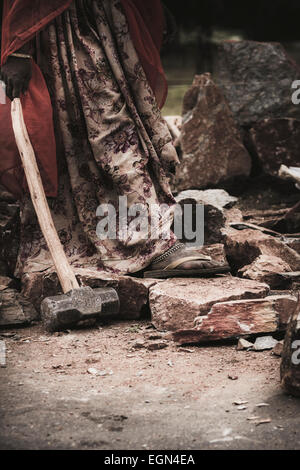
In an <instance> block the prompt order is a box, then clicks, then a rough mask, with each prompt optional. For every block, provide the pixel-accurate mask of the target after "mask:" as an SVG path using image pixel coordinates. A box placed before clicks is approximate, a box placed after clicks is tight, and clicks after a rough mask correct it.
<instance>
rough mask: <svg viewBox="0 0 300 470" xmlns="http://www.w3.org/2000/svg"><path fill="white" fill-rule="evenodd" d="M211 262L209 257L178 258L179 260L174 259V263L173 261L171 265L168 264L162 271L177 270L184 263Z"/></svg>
mask: <svg viewBox="0 0 300 470" xmlns="http://www.w3.org/2000/svg"><path fill="white" fill-rule="evenodd" d="M202 260H203V261H211V260H212V259H211V257H210V256H204V255H203V256H202V255H199V256H195V255H194V256H186V257H184V258H179V259H176V260H175V261H173V263H170V264H169V265H168V266H166V267H165V268H164V269H163V270H164V271H168V270H171V269H176V268H178V266H180V265H181V264H183V263H186V262H187V261H202Z"/></svg>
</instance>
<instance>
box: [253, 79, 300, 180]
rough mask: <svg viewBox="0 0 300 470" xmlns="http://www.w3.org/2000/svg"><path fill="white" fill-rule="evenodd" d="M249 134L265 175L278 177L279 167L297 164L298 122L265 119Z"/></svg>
mask: <svg viewBox="0 0 300 470" xmlns="http://www.w3.org/2000/svg"><path fill="white" fill-rule="evenodd" d="M299 76H300V75H299ZM295 107H297V106H295ZM299 118H300V116H299ZM250 134H251V137H252V142H253V145H254V146H255V148H256V152H257V155H258V158H259V160H260V162H261V164H262V167H263V170H264V172H265V173H266V174H268V175H271V176H278V173H279V169H280V167H281V165H286V166H292V167H293V166H297V164H299V141H300V120H296V119H289V118H283V119H265V120H264V121H262V122H258V123H256V124H255V125H254V126H253V127H252V129H251V131H250Z"/></svg>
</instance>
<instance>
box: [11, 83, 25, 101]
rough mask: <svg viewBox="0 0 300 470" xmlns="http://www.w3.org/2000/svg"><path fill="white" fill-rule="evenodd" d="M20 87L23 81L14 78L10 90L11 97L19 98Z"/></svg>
mask: <svg viewBox="0 0 300 470" xmlns="http://www.w3.org/2000/svg"><path fill="white" fill-rule="evenodd" d="M22 88H23V82H22V81H21V80H16V81H15V82H14V86H13V90H12V96H13V98H20V95H21V91H22Z"/></svg>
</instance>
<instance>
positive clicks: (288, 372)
mask: <svg viewBox="0 0 300 470" xmlns="http://www.w3.org/2000/svg"><path fill="white" fill-rule="evenodd" d="M280 376H281V383H282V386H283V387H284V389H285V390H286V391H287V392H288V393H290V394H292V395H294V396H297V397H300V299H299V300H298V303H297V305H296V307H295V309H294V312H293V314H292V316H291V319H290V322H289V325H288V329H287V332H286V336H285V340H284V346H283V352H282V360H281V366H280Z"/></svg>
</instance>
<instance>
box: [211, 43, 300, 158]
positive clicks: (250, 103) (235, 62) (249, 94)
mask: <svg viewBox="0 0 300 470" xmlns="http://www.w3.org/2000/svg"><path fill="white" fill-rule="evenodd" d="M214 76H216V82H217V84H218V85H219V86H220V87H221V88H222V90H223V92H224V94H225V96H226V98H227V100H228V102H229V105H230V108H231V110H232V112H233V114H234V116H235V119H236V120H237V122H238V123H239V124H240V125H242V126H251V124H253V123H255V122H258V121H262V120H263V119H265V118H269V117H270V118H282V117H292V118H298V119H299V118H300V107H299V106H295V105H294V104H293V102H292V91H293V90H292V88H291V85H292V83H293V81H294V80H299V77H300V69H299V67H298V65H297V64H296V63H295V62H294V61H293V60H292V59H290V58H289V57H288V55H287V54H286V52H285V50H284V48H283V47H282V45H281V44H279V43H275V42H272V43H266V42H255V41H224V42H222V43H221V44H220V45H219V47H218V57H217V60H216V70H215V73H214ZM272 157H273V155H271V154H270V158H272Z"/></svg>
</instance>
